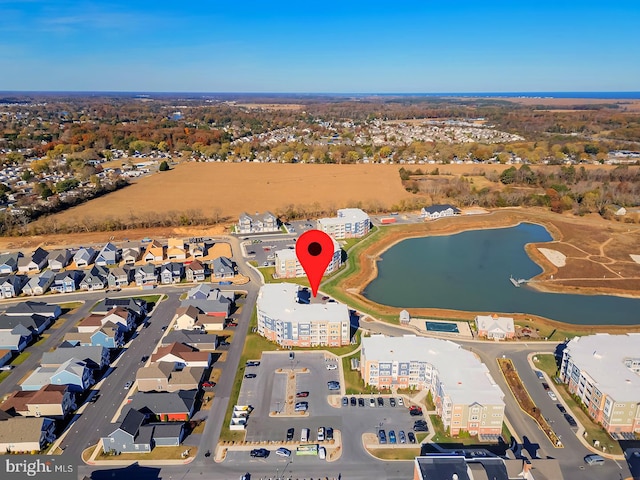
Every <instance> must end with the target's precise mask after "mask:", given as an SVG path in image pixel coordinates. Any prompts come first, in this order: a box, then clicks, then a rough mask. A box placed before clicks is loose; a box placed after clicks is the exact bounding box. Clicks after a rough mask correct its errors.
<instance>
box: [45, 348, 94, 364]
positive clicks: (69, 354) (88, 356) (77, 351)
mask: <svg viewBox="0 0 640 480" xmlns="http://www.w3.org/2000/svg"><path fill="white" fill-rule="evenodd" d="M105 350H106V347H98V346H95V347H94V346H80V345H79V346H77V347H72V346H66V347H65V346H63V345H61V346H59V347H58V348H56V349H55V350H54V351H53V352H44V353H43V354H42V360H40V364H41V365H62V364H63V363H65V362H66V361H67V360H69V359H71V358H77V359H80V360H83V361H85V362H87V363H88V364H89V365H90V366H92V367H98V368H99V367H100V366H101V365H102V358H103V354H104V351H105ZM91 364H93V365H91Z"/></svg>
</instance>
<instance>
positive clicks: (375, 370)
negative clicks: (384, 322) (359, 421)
mask: <svg viewBox="0 0 640 480" xmlns="http://www.w3.org/2000/svg"><path fill="white" fill-rule="evenodd" d="M360 373H361V375H362V378H363V379H364V382H365V384H366V385H372V386H374V387H377V388H379V389H396V388H403V389H408V388H415V389H418V390H422V389H425V388H426V389H429V391H430V392H431V395H432V397H433V402H434V404H435V406H436V413H437V414H438V415H439V416H440V417H441V418H442V422H443V424H444V427H445V428H448V429H450V432H451V435H458V434H459V433H460V432H461V431H467V432H469V433H470V434H471V435H499V434H501V432H502V422H503V420H504V408H505V403H504V393H503V392H502V390H500V387H499V386H498V385H497V384H496V382H495V381H494V380H493V378H492V377H491V374H490V373H489V369H488V368H487V367H486V365H484V364H483V363H482V362H480V360H478V358H477V357H476V356H475V355H474V354H473V353H471V352H469V351H468V350H464V349H463V348H462V347H461V346H460V345H458V344H457V343H453V342H451V341H449V340H440V339H436V338H427V337H416V336H415V335H404V336H402V337H385V336H384V335H371V336H370V337H363V338H362V348H361V350H360Z"/></svg>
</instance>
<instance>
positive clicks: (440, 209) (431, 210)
mask: <svg viewBox="0 0 640 480" xmlns="http://www.w3.org/2000/svg"><path fill="white" fill-rule="evenodd" d="M449 208H452V209H453V212H454V213H460V210H458V209H457V208H456V207H454V206H453V205H449V204H448V203H445V204H442V205H431V206H429V207H424V208H423V210H424V211H425V212H427V213H437V212H444V211H445V210H447V209H449Z"/></svg>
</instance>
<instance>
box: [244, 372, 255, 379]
mask: <svg viewBox="0 0 640 480" xmlns="http://www.w3.org/2000/svg"><path fill="white" fill-rule="evenodd" d="M256 377H257V375H256V374H255V373H247V374H245V376H244V378H256Z"/></svg>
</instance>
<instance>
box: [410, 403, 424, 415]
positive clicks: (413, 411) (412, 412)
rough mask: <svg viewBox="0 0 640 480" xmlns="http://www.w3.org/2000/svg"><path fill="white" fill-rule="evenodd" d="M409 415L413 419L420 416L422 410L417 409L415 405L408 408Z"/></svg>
mask: <svg viewBox="0 0 640 480" xmlns="http://www.w3.org/2000/svg"><path fill="white" fill-rule="evenodd" d="M409 415H411V416H413V417H418V416H420V415H422V408H420V407H418V406H417V405H411V407H409Z"/></svg>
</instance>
